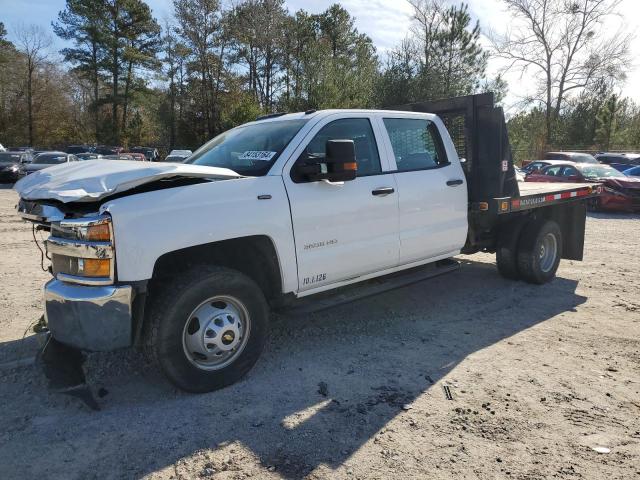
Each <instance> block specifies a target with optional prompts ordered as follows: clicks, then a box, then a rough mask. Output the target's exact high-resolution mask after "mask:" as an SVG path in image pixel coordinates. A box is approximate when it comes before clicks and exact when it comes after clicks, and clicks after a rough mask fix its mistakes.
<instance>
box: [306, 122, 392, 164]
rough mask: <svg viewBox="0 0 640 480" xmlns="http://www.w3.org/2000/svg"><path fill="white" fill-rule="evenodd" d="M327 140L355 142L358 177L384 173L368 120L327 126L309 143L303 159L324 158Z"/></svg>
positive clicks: (331, 123) (333, 123)
mask: <svg viewBox="0 0 640 480" xmlns="http://www.w3.org/2000/svg"><path fill="white" fill-rule="evenodd" d="M327 140H353V146H354V149H355V154H356V163H357V165H358V170H357V176H358V177H363V176H366V175H375V174H376V173H380V172H381V171H382V167H381V166H380V156H379V155H378V146H377V145H376V139H375V136H374V134H373V129H372V128H371V122H369V120H368V119H367V118H343V119H340V120H334V121H333V122H330V123H328V124H326V125H325V126H324V127H322V129H321V130H320V131H319V132H318V133H317V134H316V136H315V137H313V140H311V141H310V142H309V145H307V148H306V149H305V152H304V153H303V154H302V156H301V158H304V159H306V158H308V157H309V156H312V157H315V158H324V157H325V155H326V153H327V152H326V148H327Z"/></svg>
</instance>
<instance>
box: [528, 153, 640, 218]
mask: <svg viewBox="0 0 640 480" xmlns="http://www.w3.org/2000/svg"><path fill="white" fill-rule="evenodd" d="M526 181H527V182H578V183H580V182H584V183H595V182H597V183H600V184H602V195H600V196H599V197H597V198H594V199H592V201H591V206H592V207H593V208H594V209H597V210H600V209H602V210H617V211H626V212H632V211H636V210H640V179H635V178H632V177H627V176H626V175H625V174H623V173H621V172H619V171H618V170H616V169H615V168H612V167H610V166H609V165H591V164H586V163H566V164H559V165H550V166H548V167H545V168H543V169H542V171H540V172H537V173H532V174H531V175H528V176H527V178H526Z"/></svg>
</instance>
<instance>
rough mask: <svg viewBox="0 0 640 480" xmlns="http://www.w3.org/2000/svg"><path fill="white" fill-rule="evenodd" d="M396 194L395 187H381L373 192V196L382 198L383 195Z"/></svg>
mask: <svg viewBox="0 0 640 480" xmlns="http://www.w3.org/2000/svg"><path fill="white" fill-rule="evenodd" d="M393 192H395V190H394V189H393V187H380V188H376V189H375V190H372V191H371V195H376V196H381V195H389V194H390V193H393Z"/></svg>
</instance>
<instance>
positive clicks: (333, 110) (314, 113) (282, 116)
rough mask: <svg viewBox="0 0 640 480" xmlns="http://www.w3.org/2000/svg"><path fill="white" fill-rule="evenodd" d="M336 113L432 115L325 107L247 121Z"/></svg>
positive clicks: (296, 118)
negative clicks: (323, 108)
mask: <svg viewBox="0 0 640 480" xmlns="http://www.w3.org/2000/svg"><path fill="white" fill-rule="evenodd" d="M336 113H362V114H370V113H382V114H386V115H389V114H398V113H401V114H403V115H406V114H410V115H411V114H413V115H416V116H430V115H434V114H433V113H427V112H409V111H405V110H374V109H365V108H334V109H326V110H308V111H307V112H295V113H285V114H283V115H274V116H272V117H267V118H262V119H261V118H258V119H256V120H254V121H253V122H249V123H257V122H279V121H282V120H299V119H306V118H316V117H325V116H328V115H333V114H336Z"/></svg>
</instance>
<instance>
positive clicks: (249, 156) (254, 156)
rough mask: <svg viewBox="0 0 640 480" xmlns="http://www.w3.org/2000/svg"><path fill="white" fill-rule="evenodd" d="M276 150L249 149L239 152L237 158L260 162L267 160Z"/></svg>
mask: <svg viewBox="0 0 640 480" xmlns="http://www.w3.org/2000/svg"><path fill="white" fill-rule="evenodd" d="M276 153H277V152H269V151H266V150H249V151H246V152H244V153H241V154H240V156H239V157H238V160H258V161H260V162H268V161H269V160H271V159H272V158H273V157H274V156H275V154H276Z"/></svg>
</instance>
